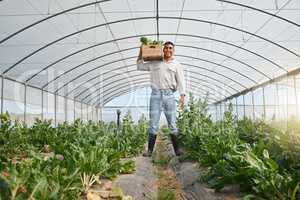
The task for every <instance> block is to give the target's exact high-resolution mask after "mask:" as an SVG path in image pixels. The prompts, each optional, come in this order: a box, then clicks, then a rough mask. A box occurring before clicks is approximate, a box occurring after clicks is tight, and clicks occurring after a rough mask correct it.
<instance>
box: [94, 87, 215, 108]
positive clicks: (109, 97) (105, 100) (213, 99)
mask: <svg viewBox="0 0 300 200" xmlns="http://www.w3.org/2000/svg"><path fill="white" fill-rule="evenodd" d="M124 86H126V85H124ZM124 86H122V88H123V87H124ZM145 86H148V85H145ZM145 86H143V87H145ZM120 88H121V87H120ZM120 88H117V89H116V90H114V91H112V93H113V95H111V96H108V98H105V99H103V102H101V103H103V104H102V105H105V104H106V103H107V100H109V101H110V100H112V99H113V98H116V96H115V95H116V94H114V92H117V94H118V93H120V92H122V91H127V90H129V91H130V89H131V88H129V89H125V90H121V91H119V92H118V89H120ZM134 88H135V87H134ZM196 95H198V96H200V94H199V93H197V94H196ZM201 95H204V94H202V93H201ZM205 95H206V94H205ZM209 99H210V100H212V101H217V99H215V98H212V97H209ZM95 102H97V101H95ZM92 105H93V106H99V105H100V103H99V104H92Z"/></svg>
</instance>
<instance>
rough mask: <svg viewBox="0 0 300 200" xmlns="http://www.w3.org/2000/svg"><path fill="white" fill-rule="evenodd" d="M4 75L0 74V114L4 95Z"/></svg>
mask: <svg viewBox="0 0 300 200" xmlns="http://www.w3.org/2000/svg"><path fill="white" fill-rule="evenodd" d="M4 79H5V78H4V76H2V79H1V114H3V103H4V102H3V99H4V98H3V97H4V94H3V92H4Z"/></svg>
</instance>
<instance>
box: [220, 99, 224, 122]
mask: <svg viewBox="0 0 300 200" xmlns="http://www.w3.org/2000/svg"><path fill="white" fill-rule="evenodd" d="M222 119H223V112H222V102H220V120H222Z"/></svg>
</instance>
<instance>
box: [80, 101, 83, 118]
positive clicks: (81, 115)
mask: <svg viewBox="0 0 300 200" xmlns="http://www.w3.org/2000/svg"><path fill="white" fill-rule="evenodd" d="M82 117H83V114H82V102H80V118H81V120H83V119H82Z"/></svg>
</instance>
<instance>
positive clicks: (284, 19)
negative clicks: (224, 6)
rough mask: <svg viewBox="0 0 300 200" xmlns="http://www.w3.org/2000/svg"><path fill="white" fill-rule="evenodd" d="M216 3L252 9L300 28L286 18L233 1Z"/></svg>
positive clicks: (221, 0)
mask: <svg viewBox="0 0 300 200" xmlns="http://www.w3.org/2000/svg"><path fill="white" fill-rule="evenodd" d="M216 1H220V2H223V3H228V4H233V5H237V6H241V7H244V8H249V9H251V10H255V11H258V12H262V13H264V14H267V15H270V16H272V17H275V18H278V19H281V20H283V21H285V22H288V23H290V24H292V25H295V26H297V27H300V25H299V24H297V23H296V22H293V21H291V20H288V19H286V18H284V17H280V16H278V15H274V14H272V13H269V12H267V11H264V10H261V9H258V8H255V7H251V6H247V5H245V4H240V3H236V2H232V1H226V0H216Z"/></svg>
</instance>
